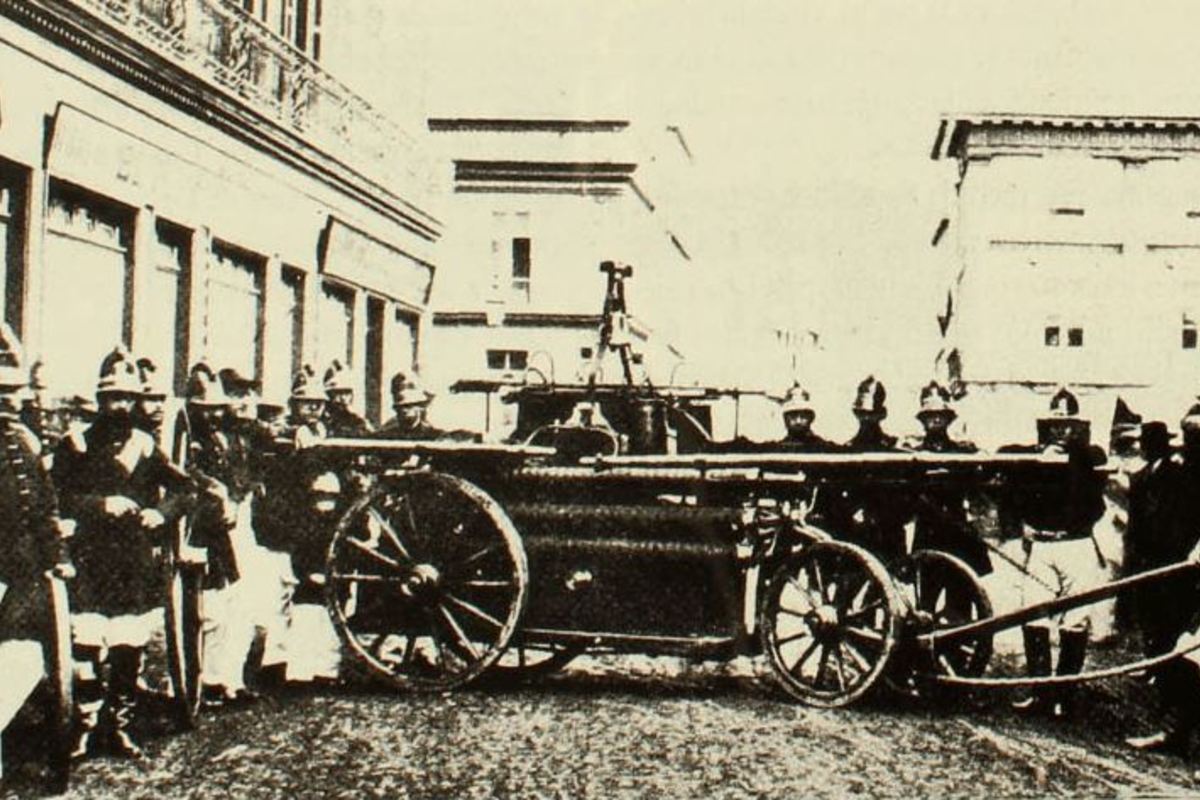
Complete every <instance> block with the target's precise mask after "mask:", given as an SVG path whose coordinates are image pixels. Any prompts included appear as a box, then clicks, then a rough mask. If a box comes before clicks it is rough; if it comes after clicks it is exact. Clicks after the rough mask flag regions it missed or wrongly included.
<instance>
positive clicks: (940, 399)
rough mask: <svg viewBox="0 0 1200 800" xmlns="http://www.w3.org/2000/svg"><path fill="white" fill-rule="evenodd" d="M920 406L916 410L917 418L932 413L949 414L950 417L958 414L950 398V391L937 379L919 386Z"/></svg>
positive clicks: (952, 417) (931, 414)
mask: <svg viewBox="0 0 1200 800" xmlns="http://www.w3.org/2000/svg"><path fill="white" fill-rule="evenodd" d="M920 401H921V407H920V409H919V410H918V411H917V419H923V418H925V417H928V416H933V415H934V414H949V415H950V418H951V419H954V418H955V417H957V416H958V412H956V411H955V410H954V406H953V405H952V403H951V400H950V391H949V390H948V389H946V388H945V387H944V386H942V385H941V384H940V383H938V382H937V381H930V382H929V383H927V384H926V385H925V386H923V387H921V395H920Z"/></svg>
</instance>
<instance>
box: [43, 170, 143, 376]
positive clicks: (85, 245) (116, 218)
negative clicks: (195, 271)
mask: <svg viewBox="0 0 1200 800" xmlns="http://www.w3.org/2000/svg"><path fill="white" fill-rule="evenodd" d="M132 223H133V213H132V210H131V209H129V208H127V207H125V206H122V205H119V204H117V203H114V202H113V201H111V200H108V199H106V198H104V197H101V196H99V195H95V194H92V193H90V192H85V191H83V190H81V189H79V188H77V187H75V186H72V185H70V184H66V183H63V182H61V181H51V183H50V192H49V198H48V202H47V207H46V242H45V253H44V258H43V263H44V264H45V271H44V284H43V290H42V291H43V295H42V297H43V306H42V310H43V315H44V316H43V320H44V322H43V340H42V357H43V359H44V360H45V364H46V370H45V375H46V383H47V386H48V387H49V390H50V397H52V398H63V397H72V396H75V395H79V396H82V397H90V396H91V395H92V393H93V392H94V391H95V388H96V374H97V373H96V370H97V368H98V366H99V364H100V360H101V359H102V358H104V356H105V355H107V354H108V353H109V351H111V350H112V349H113V347H115V346H116V345H118V344H122V343H123V344H129V343H130V341H129V340H130V334H131V332H132V330H131V323H132V318H131V315H130V307H129V302H128V297H129V294H130V289H131V288H132V287H131V286H130V280H131V278H132V272H131V271H130V269H129V242H130V239H131V234H132V229H133V225H132ZM80 331H86V332H87V335H86V336H80Z"/></svg>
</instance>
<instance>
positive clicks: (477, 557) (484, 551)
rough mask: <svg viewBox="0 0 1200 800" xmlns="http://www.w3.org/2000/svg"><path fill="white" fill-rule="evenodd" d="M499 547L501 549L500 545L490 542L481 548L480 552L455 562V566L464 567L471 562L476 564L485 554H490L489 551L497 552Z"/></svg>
mask: <svg viewBox="0 0 1200 800" xmlns="http://www.w3.org/2000/svg"><path fill="white" fill-rule="evenodd" d="M499 549H500V548H499V546H498V545H494V544H489V545H488V546H487V547H485V548H483V549H482V550H479V551H478V552H476V553H473V554H472V555H470V556H467V557H466V558H465V559H463V560H462V561H459V562H458V563H457V564H455V565H454V566H455V567H456V568H462V567H466V566H468V565H470V564H474V563H475V562H476V561H479V560H480V559H482V558H483V557H484V556H486V555H488V554H489V553H495V552H496V551H497V550H499Z"/></svg>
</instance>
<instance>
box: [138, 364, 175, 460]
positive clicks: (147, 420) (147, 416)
mask: <svg viewBox="0 0 1200 800" xmlns="http://www.w3.org/2000/svg"><path fill="white" fill-rule="evenodd" d="M137 369H138V379H139V380H141V382H142V394H141V396H140V397H139V398H138V401H137V406H135V407H134V410H133V424H134V425H136V426H137V427H139V428H141V429H142V430H144V431H145V432H146V433H148V434H150V435H151V436H153V437H154V439H155V440H156V441H161V439H160V437H161V435H162V426H163V420H164V419H165V418H166V413H167V412H166V408H167V393H166V391H165V390H164V389H163V388H162V386H161V385H160V384H159V378H158V367H156V366H155V364H154V361H153V360H151V359H149V358H145V357H143V358H139V359H138V360H137Z"/></svg>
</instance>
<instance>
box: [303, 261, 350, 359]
mask: <svg viewBox="0 0 1200 800" xmlns="http://www.w3.org/2000/svg"><path fill="white" fill-rule="evenodd" d="M317 325H318V328H319V330H318V339H317V363H316V364H314V365H313V367H314V368H315V369H316V370H317V372H318V373H321V374H323V373H324V371H325V370H326V369H327V368H328V367H329V365H330V364H331V363H332V362H333V360H334V359H335V358H336V359H337V360H338V361H341V362H342V364H344V365H345V366H347V367H349V366H351V363H352V359H351V357H352V356H353V355H354V339H353V336H354V290H353V289H350V288H348V287H345V286H339V285H338V284H334V283H326V284H325V286H324V287H322V291H321V308H320V310H319V311H318V312H317Z"/></svg>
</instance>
